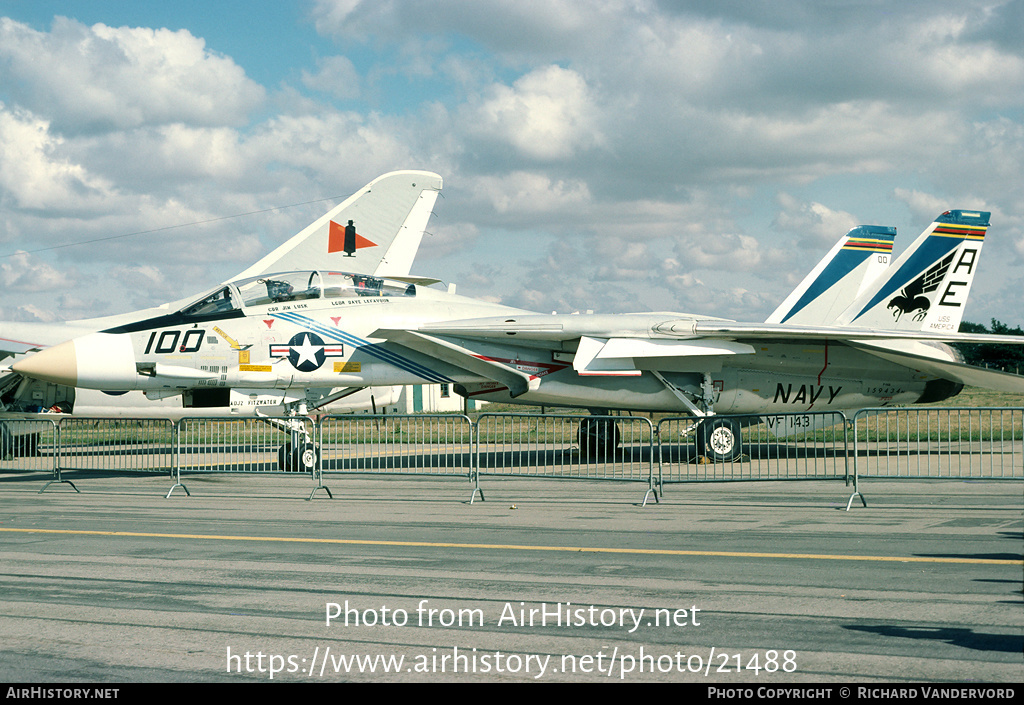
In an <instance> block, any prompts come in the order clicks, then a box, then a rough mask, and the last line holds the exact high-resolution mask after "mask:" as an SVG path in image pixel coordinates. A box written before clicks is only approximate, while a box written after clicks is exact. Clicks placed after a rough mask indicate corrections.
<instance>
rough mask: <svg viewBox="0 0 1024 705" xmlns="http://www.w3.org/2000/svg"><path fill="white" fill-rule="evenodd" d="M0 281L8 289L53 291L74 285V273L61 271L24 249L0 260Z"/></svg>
mask: <svg viewBox="0 0 1024 705" xmlns="http://www.w3.org/2000/svg"><path fill="white" fill-rule="evenodd" d="M0 283H2V285H3V288H4V289H5V290H8V291H26V292H37V291H54V290H58V289H62V288H66V287H69V286H74V285H75V284H76V283H77V282H76V277H75V276H74V274H70V273H67V272H61V271H59V270H57V269H56V268H55V267H53V266H52V265H50V264H49V263H47V262H40V261H39V260H38V259H36V258H35V257H33V256H32V255H30V254H28V253H27V252H24V251H19V252H16V253H15V254H14V255H13V256H11V257H8V258H6V259H5V260H3V261H2V262H0Z"/></svg>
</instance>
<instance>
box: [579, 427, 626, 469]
mask: <svg viewBox="0 0 1024 705" xmlns="http://www.w3.org/2000/svg"><path fill="white" fill-rule="evenodd" d="M577 438H578V440H579V443H580V457H582V458H583V459H585V460H606V459H608V458H613V457H615V453H616V451H618V449H619V444H620V443H621V442H622V439H621V437H620V435H619V427H618V425H616V423H615V422H614V421H613V420H611V419H600V418H585V419H583V420H581V421H580V427H579V430H578V431H577Z"/></svg>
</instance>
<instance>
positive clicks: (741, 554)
mask: <svg viewBox="0 0 1024 705" xmlns="http://www.w3.org/2000/svg"><path fill="white" fill-rule="evenodd" d="M0 532H8V533H23V534H69V535H74V536H134V537H142V538H163V539H200V540H206V541H273V542H278V543H323V544H344V545H353V546H418V547H423V548H487V549H495V550H503V551H561V552H563V553H634V554H643V555H653V556H726V557H733V558H804V559H812V560H825V561H887V562H894V563H970V564H979V563H980V564H984V565H1024V560H1002V559H995V558H952V557H950V558H943V557H929V556H841V555H835V554H827V553H758V552H748V551H680V550H675V549H668V548H605V547H600V546H524V545H517V544H497V543H449V542H443V541H373V540H368V539H325V538H301V537H284V536H221V535H216V534H158V533H147V532H140V531H80V530H76V529H13V528H0Z"/></svg>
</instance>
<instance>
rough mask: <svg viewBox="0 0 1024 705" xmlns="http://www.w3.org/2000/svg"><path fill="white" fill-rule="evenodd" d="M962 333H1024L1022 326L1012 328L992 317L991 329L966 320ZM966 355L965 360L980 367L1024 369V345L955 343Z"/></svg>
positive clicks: (963, 323) (961, 325) (962, 324)
mask: <svg viewBox="0 0 1024 705" xmlns="http://www.w3.org/2000/svg"><path fill="white" fill-rule="evenodd" d="M960 332H961V333H994V334H996V335H1024V330H1021V328H1020V326H1017V327H1016V328H1010V327H1009V326H1008V325H1006V324H1004V323H1000V322H999V321H997V320H996V319H994V318H993V319H992V328H991V330H989V329H986V328H985V326H983V325H982V324H980V323H971V322H969V321H964V322H962V323H961V324H960ZM953 347H955V348H956V349H957V350H958V351H959V352H960V354H961V355H963V357H964V362H966V363H967V364H969V365H977V366H978V367H990V368H992V369H997V370H1006V371H1007V372H1018V371H1019V370H1022V369H1024V346H1021V345H999V344H997V343H954V345H953Z"/></svg>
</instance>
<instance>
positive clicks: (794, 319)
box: [765, 225, 896, 325]
mask: <svg viewBox="0 0 1024 705" xmlns="http://www.w3.org/2000/svg"><path fill="white" fill-rule="evenodd" d="M895 237H896V228H890V227H883V226H881V225H859V226H857V227H856V228H853V229H852V230H850V232H848V233H846V235H844V236H843V237H842V238H840V239H839V241H838V242H837V243H836V244H835V245H834V246H833V247H832V249H831V250H829V252H828V254H826V255H825V257H824V258H822V260H821V261H820V262H818V264H817V266H815V268H814V269H812V270H811V273H810V274H808V275H807V277H806V278H804V280H803V281H802V282H800V285H799V286H797V288H795V289H794V290H793V292H792V293H791V294H790V295H789V296H788V297H786V300H785V301H783V302H782V304H781V305H780V306H779V307H778V308H777V309H775V312H774V313H772V315H770V316H769V317H768V319H767V320H766V321H765V322H766V323H794V324H806V325H814V324H824V325H828V324H832V323H835V321H836V317H837V316H838V315H839V314H840V313H842V312H843V311H844V310H845V309H846V307H847V306H849V305H850V302H851V301H853V300H854V299H856V298H857V297H858V296H859V295H860V294H861V292H862V291H863V290H864V289H865V288H867V287H868V286H869V285H870V284H871V283H872V282H874V281H875V280H876V279H877V278H878V277H879V276H880V275H881V274H882V273H883V272H884V271H885V269H886V268H887V267H888V266H889V257H890V256H891V254H892V243H893V239H894V238H895Z"/></svg>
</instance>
